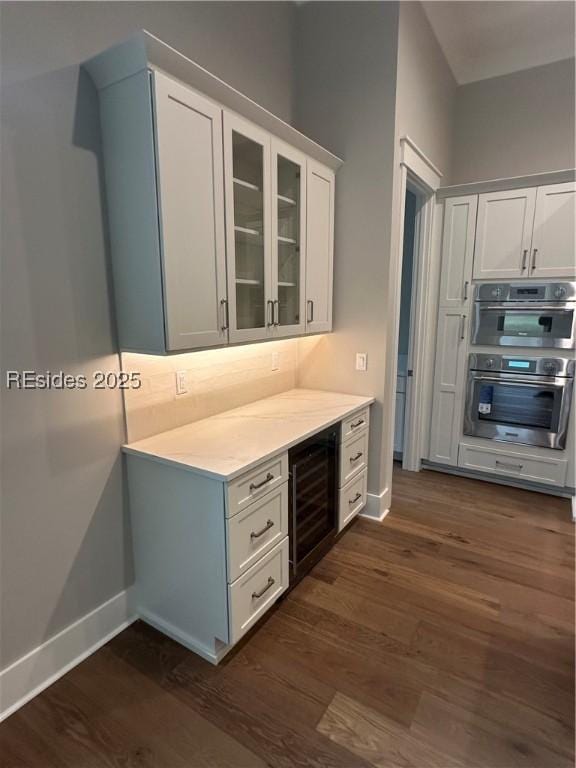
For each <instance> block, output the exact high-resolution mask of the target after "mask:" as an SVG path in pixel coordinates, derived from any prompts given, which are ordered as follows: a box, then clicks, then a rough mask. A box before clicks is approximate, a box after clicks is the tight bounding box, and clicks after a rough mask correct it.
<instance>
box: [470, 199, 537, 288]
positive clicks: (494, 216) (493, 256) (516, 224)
mask: <svg viewBox="0 0 576 768" xmlns="http://www.w3.org/2000/svg"><path fill="white" fill-rule="evenodd" d="M535 204H536V189H535V188H529V189H516V190H512V191H509V192H490V193H486V194H483V195H479V196H478V223H477V226H476V246H475V249H474V279H475V280H490V279H493V278H496V279H503V280H506V279H508V278H512V279H514V278H519V277H525V276H526V275H527V274H528V269H529V261H530V258H529V257H530V246H531V243H532V225H533V222H534V208H535Z"/></svg>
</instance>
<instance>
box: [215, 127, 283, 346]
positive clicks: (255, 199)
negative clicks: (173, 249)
mask: <svg viewBox="0 0 576 768" xmlns="http://www.w3.org/2000/svg"><path fill="white" fill-rule="evenodd" d="M224 178H225V187H226V246H227V265H228V300H229V302H230V306H229V308H228V310H229V311H228V322H229V334H230V341H232V342H238V341H255V340H258V339H264V338H269V337H272V336H273V335H274V302H273V296H272V269H271V263H272V259H271V247H270V246H271V216H270V209H271V205H270V203H271V190H270V179H271V174H270V135H269V134H267V133H266V132H265V131H262V130H260V129H259V128H258V127H257V126H254V125H252V124H251V123H248V122H247V121H244V120H242V119H241V118H239V117H236V116H235V115H231V114H229V113H224Z"/></svg>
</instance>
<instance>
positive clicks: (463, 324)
mask: <svg viewBox="0 0 576 768" xmlns="http://www.w3.org/2000/svg"><path fill="white" fill-rule="evenodd" d="M465 332H466V315H462V316H461V318H460V341H464V336H465Z"/></svg>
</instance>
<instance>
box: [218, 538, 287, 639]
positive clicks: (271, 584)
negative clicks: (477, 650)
mask: <svg viewBox="0 0 576 768" xmlns="http://www.w3.org/2000/svg"><path fill="white" fill-rule="evenodd" d="M287 587H288V537H286V538H284V539H283V540H282V541H281V542H280V543H279V544H277V545H276V546H275V547H274V549H273V550H272V551H271V552H268V554H266V555H264V557H263V558H262V559H261V560H259V561H258V562H257V563H256V565H253V566H252V568H250V569H249V570H248V571H246V573H245V574H243V575H242V576H240V578H238V579H236V581H235V582H234V583H233V584H230V585H229V586H228V611H229V622H230V643H236V642H237V641H238V640H239V639H240V638H241V637H242V635H243V634H245V633H246V632H247V631H248V630H249V629H250V627H251V626H252V625H253V624H255V623H256V622H257V621H258V619H259V618H260V617H261V616H262V615H263V614H264V613H265V612H266V611H267V610H268V608H270V606H271V605H272V604H273V603H275V602H276V600H277V598H278V597H279V596H280V595H281V594H282V592H284V590H285V589H286V588H287Z"/></svg>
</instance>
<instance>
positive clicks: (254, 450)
mask: <svg viewBox="0 0 576 768" xmlns="http://www.w3.org/2000/svg"><path fill="white" fill-rule="evenodd" d="M373 402H374V398H373V397H360V396H358V395H343V394H340V393H337V392H321V391H319V390H314V389H290V390H288V391H287V392H282V393H281V394H279V395H274V396H273V397H267V398H265V399H264V400H257V401H256V402H254V403H250V404H249V405H243V406H242V407H240V408H234V409H233V410H231V411H224V412H223V413H218V414H216V415H215V416H210V417H209V418H207V419H202V420H201V421H195V422H192V424H187V425H185V426H183V427H178V428H177V429H171V430H170V431H169V432H161V433H160V434H159V435H154V436H152V437H147V438H146V439H145V440H138V441H137V442H134V443H129V444H128V445H125V446H124V451H125V452H126V453H129V454H134V455H136V456H143V457H146V458H148V459H153V460H156V461H161V462H164V463H165V464H172V465H175V466H179V467H183V468H184V469H188V470H191V471H193V472H196V473H198V474H202V475H207V476H209V477H213V478H216V479H218V480H232V479H233V478H235V477H237V476H238V475H240V474H242V473H243V472H246V471H247V470H248V469H250V468H251V467H253V466H255V465H256V464H259V463H260V462H261V461H263V460H265V459H268V458H271V457H272V456H275V455H277V454H279V453H282V452H283V451H286V450H287V449H288V448H291V447H292V446H293V445H296V444H297V443H299V442H301V441H302V440H305V439H306V438H307V437H310V436H311V435H313V434H315V433H316V432H319V431H320V430H322V429H324V428H325V427H329V426H331V425H332V424H336V423H337V422H338V421H341V420H342V419H344V418H346V417H347V416H349V415H350V414H352V413H354V411H357V410H358V409H359V408H363V407H365V406H367V405H370V404H371V403H373Z"/></svg>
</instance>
